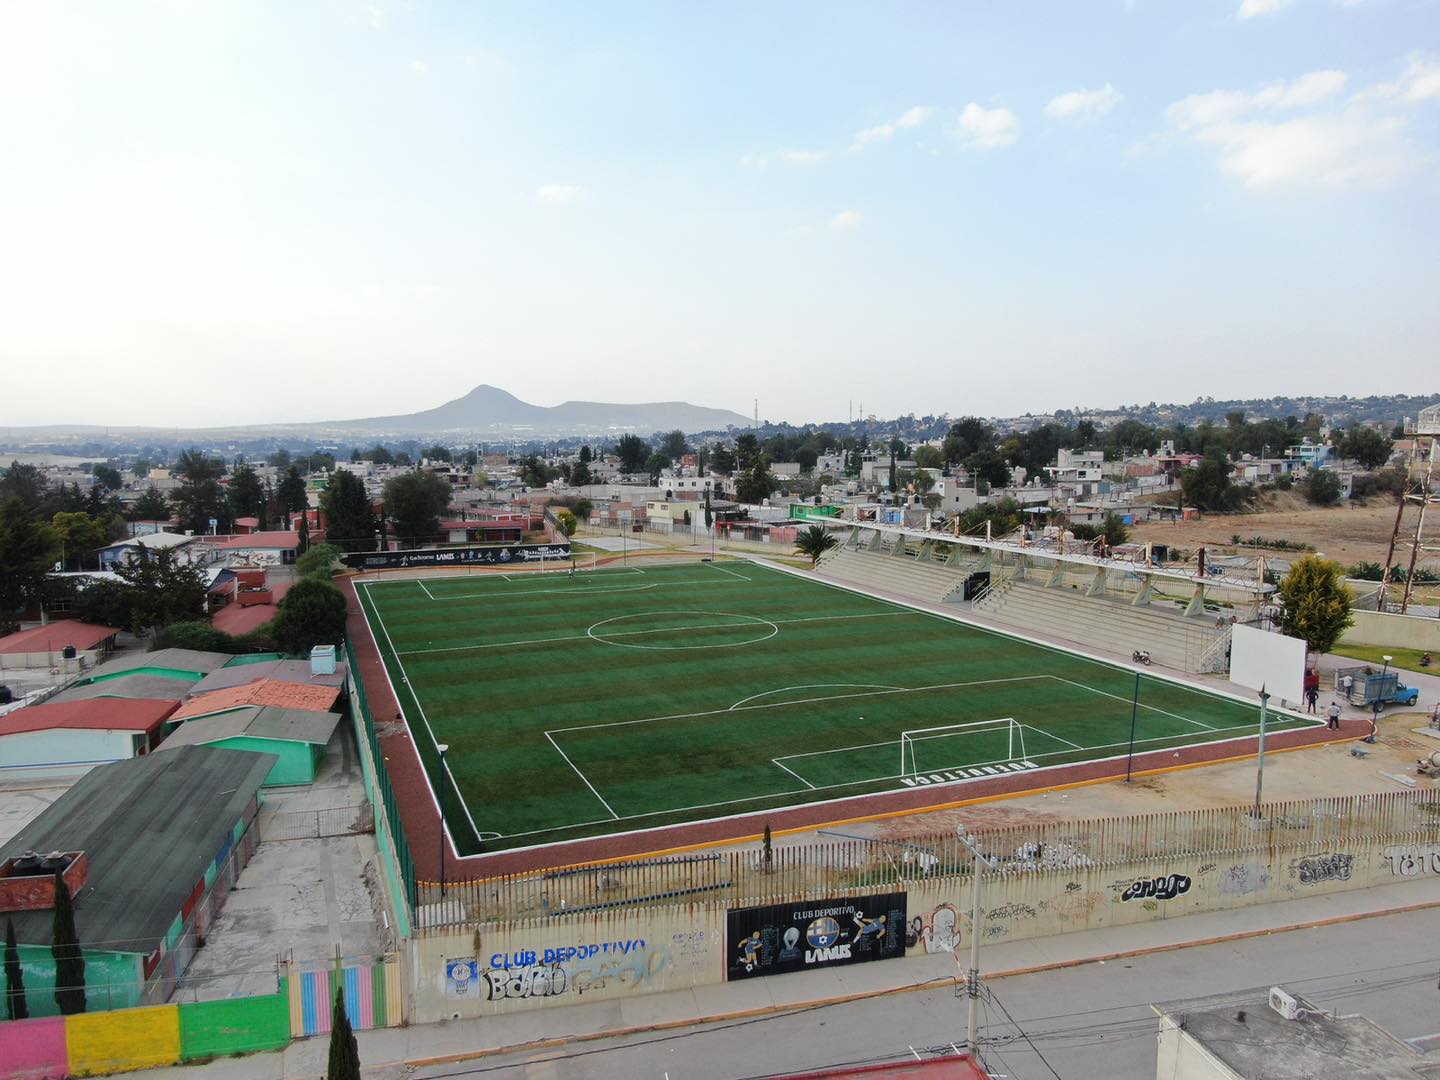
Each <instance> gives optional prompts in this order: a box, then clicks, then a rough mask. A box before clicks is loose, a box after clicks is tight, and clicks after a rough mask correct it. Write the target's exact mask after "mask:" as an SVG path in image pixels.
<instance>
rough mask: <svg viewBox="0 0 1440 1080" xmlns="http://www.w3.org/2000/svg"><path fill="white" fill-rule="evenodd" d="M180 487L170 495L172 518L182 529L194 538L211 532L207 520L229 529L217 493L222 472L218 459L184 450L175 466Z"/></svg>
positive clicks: (222, 504)
mask: <svg viewBox="0 0 1440 1080" xmlns="http://www.w3.org/2000/svg"><path fill="white" fill-rule="evenodd" d="M175 471H176V473H177V474H178V475H179V476H180V479H181V484H180V486H179V487H178V488H176V489H175V490H174V491H172V492H171V493H170V501H171V502H172V503H174V504H175V516H176V517H177V518H178V519H179V521H180V527H181V528H182V529H189V530H191V531H192V532H194V533H196V534H200V533H208V532H209V531H210V519H211V518H214V519H215V520H216V521H218V522H220V524H221V525H222V526H225V527H227V528H228V525H226V522H227V520H228V516H229V515H228V514H227V513H226V508H225V496H224V493H223V492H222V491H221V489H220V477H221V475H222V474H223V473H224V471H225V466H224V464H223V463H222V462H221V461H220V459H219V458H212V457H210V456H208V455H207V454H205V453H204V452H203V451H200V450H193V449H192V450H183V451H181V453H180V460H179V461H178V462H177V463H176V465H175Z"/></svg>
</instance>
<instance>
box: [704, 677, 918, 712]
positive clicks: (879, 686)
mask: <svg viewBox="0 0 1440 1080" xmlns="http://www.w3.org/2000/svg"><path fill="white" fill-rule="evenodd" d="M827 686H847V687H849V688H850V689H852V690H904V689H906V688H905V687H903V686H888V685H886V684H885V683H858V682H814V683H800V684H799V685H798V686H782V687H780V689H778V690H762V691H761V692H760V693H758V694H751V695H750V696H749V697H743V698H741V699H740V700H739V701H737V702H736V703H735V704H734V705H731V706H730V708H729V709H727V710H725V711H726V712H733V711H735V710H736V709H738V708H740V707H741V706H742V705H744V704H745V703H746V702H747V701H754V700H755V699H756V698H762V697H769V696H770V695H771V694H784V693H786V692H788V691H790V690H821V689H824V688H825V687H827ZM849 696H850V695H848V694H837V695H836V697H849ZM820 700H822V701H823V700H828V699H825V698H822V699H820ZM776 704H779V705H783V704H785V703H784V702H776Z"/></svg>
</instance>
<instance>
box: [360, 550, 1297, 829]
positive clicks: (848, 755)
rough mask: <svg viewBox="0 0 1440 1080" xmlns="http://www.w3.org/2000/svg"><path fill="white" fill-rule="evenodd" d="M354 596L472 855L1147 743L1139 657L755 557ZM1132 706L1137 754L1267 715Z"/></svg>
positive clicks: (400, 586)
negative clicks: (1043, 638) (959, 616)
mask: <svg viewBox="0 0 1440 1080" xmlns="http://www.w3.org/2000/svg"><path fill="white" fill-rule="evenodd" d="M357 593H358V595H359V597H360V601H361V604H362V606H363V607H364V609H365V613H366V617H367V618H368V619H369V621H370V625H371V628H372V630H373V632H374V635H375V639H376V642H377V644H378V645H379V648H380V652H381V656H382V658H383V660H384V663H385V665H386V669H387V671H388V672H389V675H390V679H391V681H392V683H393V684H394V687H395V691H396V694H397V696H398V699H399V702H400V707H401V708H402V709H403V710H404V713H405V717H406V719H407V721H408V722H409V725H410V728H411V730H412V732H414V739H415V744H416V746H417V747H418V748H419V750H420V752H421V757H422V759H423V760H424V762H425V765H426V768H427V770H428V771H429V774H430V776H431V780H432V784H435V781H436V780H437V777H438V762H439V757H438V753H437V751H436V745H437V744H438V743H447V744H448V745H449V750H448V753H447V757H446V763H447V766H448V772H449V774H450V775H449V779H448V783H449V788H448V794H447V796H446V805H447V811H446V820H447V823H448V825H449V827H450V829H451V832H452V834H453V836H454V838H455V843H456V846H457V848H458V849H459V850H460V851H461V852H462V853H463V854H474V853H476V852H479V851H482V850H483V851H498V850H503V849H506V848H515V847H525V846H530V845H536V844H546V843H552V842H556V841H561V840H571V839H575V838H579V837H587V836H598V835H603V834H609V833H616V832H626V831H631V830H635V829H644V828H650V827H654V826H661V825H671V824H676V823H680V822H693V821H702V820H705V819H709V818H715V817H724V816H728V815H733V814H743V813H752V812H755V811H762V810H766V809H773V808H777V807H786V806H795V805H799V804H805V803H815V802H821V801H825V800H831V799H839V798H846V797H850V796H855V795H863V794H868V793H872V792H884V791H895V790H905V789H907V788H911V787H915V786H919V785H933V784H937V783H953V784H954V786H952V787H950V788H948V789H947V790H948V791H950V792H953V793H954V798H957V799H958V798H963V797H964V796H963V792H964V784H963V781H965V780H974V779H981V778H990V777H994V776H998V775H1002V774H1005V773H1023V772H1028V771H1032V770H1036V769H1041V768H1044V767H1047V766H1053V765H1063V764H1071V763H1075V762H1083V761H1090V760H1095V759H1099V758H1107V757H1114V756H1116V755H1123V754H1124V753H1125V752H1126V750H1127V747H1128V744H1129V740H1130V729H1131V718H1132V698H1133V697H1134V694H1135V686H1136V675H1135V672H1134V671H1132V670H1130V669H1127V668H1124V667H1119V666H1114V665H1110V664H1105V663H1101V662H1099V661H1095V660H1090V659H1088V658H1085V657H1081V656H1076V655H1074V654H1072V653H1067V652H1064V651H1062V650H1059V649H1056V648H1051V647H1047V646H1042V645H1034V644H1031V643H1029V642H1026V641H1023V640H1020V639H1018V638H1014V637H1010V636H1008V635H1005V634H1001V633H997V632H994V631H990V630H985V629H981V628H978V627H973V626H967V625H964V624H962V623H958V622H955V621H953V620H951V619H947V618H944V617H942V616H939V615H935V614H931V613H928V612H923V611H919V610H916V609H913V608H908V607H904V606H901V605H899V604H893V603H888V602H886V601H881V600H875V599H871V598H869V597H866V596H862V595H859V594H857V593H852V592H849V591H846V590H844V589H840V588H835V587H832V586H829V585H826V584H823V583H821V582H817V581H811V580H806V579H804V578H801V577H796V576H794V575H791V574H786V573H783V572H780V571H776V570H770V569H767V568H765V567H761V566H757V565H754V564H751V563H746V562H721V563H710V562H704V563H702V562H695V563H691V564H685V565H660V566H656V565H640V566H628V567H614V568H606V569H600V570H593V571H587V572H582V573H579V574H577V575H575V576H574V577H573V578H572V577H568V576H567V575H565V574H564V573H542V574H536V573H516V574H512V575H508V576H502V575H494V574H487V575H483V576H470V577H454V576H452V577H432V578H423V579H416V578H410V579H400V580H387V581H379V582H360V583H358V585H357ZM1134 715H1135V729H1136V730H1135V747H1136V750H1137V751H1139V752H1143V751H1150V750H1157V749H1169V748H1172V747H1181V746H1187V745H1192V744H1196V743H1204V742H1213V741H1216V740H1220V739H1226V738H1233V737H1236V736H1240V735H1245V734H1249V733H1253V732H1254V731H1256V730H1257V729H1258V726H1259V709H1258V706H1256V705H1251V704H1249V703H1246V702H1242V701H1237V700H1234V699H1231V698H1227V697H1222V696H1220V695H1217V694H1210V693H1206V692H1204V691H1202V690H1196V689H1192V688H1190V687H1186V686H1181V685H1177V684H1175V683H1171V682H1168V681H1165V680H1163V679H1158V678H1154V677H1151V676H1148V675H1142V676H1141V677H1140V693H1139V707H1138V709H1136V710H1134ZM1306 723H1307V722H1306V721H1304V720H1299V719H1296V718H1293V717H1287V716H1284V715H1272V722H1271V727H1272V730H1281V729H1284V728H1288V727H1296V726H1305V725H1306ZM1034 781H1035V783H1036V784H1038V783H1040V778H1039V777H1035V778H1034ZM435 786H436V790H437V791H438V790H439V787H438V784H436V785H435Z"/></svg>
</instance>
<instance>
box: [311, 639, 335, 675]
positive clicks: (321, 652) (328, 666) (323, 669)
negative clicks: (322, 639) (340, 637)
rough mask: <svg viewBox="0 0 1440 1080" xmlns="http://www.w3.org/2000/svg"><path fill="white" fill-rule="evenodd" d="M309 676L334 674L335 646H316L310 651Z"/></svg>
mask: <svg viewBox="0 0 1440 1080" xmlns="http://www.w3.org/2000/svg"><path fill="white" fill-rule="evenodd" d="M310 674H311V675H334V674H335V646H334V645H316V646H315V647H314V648H313V649H311V650H310Z"/></svg>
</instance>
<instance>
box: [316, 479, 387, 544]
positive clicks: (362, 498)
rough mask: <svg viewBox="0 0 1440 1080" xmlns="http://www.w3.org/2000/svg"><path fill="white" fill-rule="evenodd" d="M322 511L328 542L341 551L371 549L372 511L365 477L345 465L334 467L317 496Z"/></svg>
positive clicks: (373, 530) (372, 535) (373, 535)
mask: <svg viewBox="0 0 1440 1080" xmlns="http://www.w3.org/2000/svg"><path fill="white" fill-rule="evenodd" d="M320 508H321V509H322V510H323V511H324V512H325V520H326V523H327V526H328V527H327V530H326V533H325V540H326V543H327V544H332V545H334V546H335V547H338V548H339V549H340V550H341V551H370V550H371V549H373V548H374V547H375V512H374V510H373V509H372V508H371V505H370V496H369V495H367V494H366V493H365V481H363V480H361V479H360V477H358V476H356V475H355V474H354V473H352V472H350V471H349V470H348V469H337V470H336V471H335V472H334V473H332V474H331V475H330V482H329V484H327V485H326V488H325V491H324V493H323V494H321V496H320Z"/></svg>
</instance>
